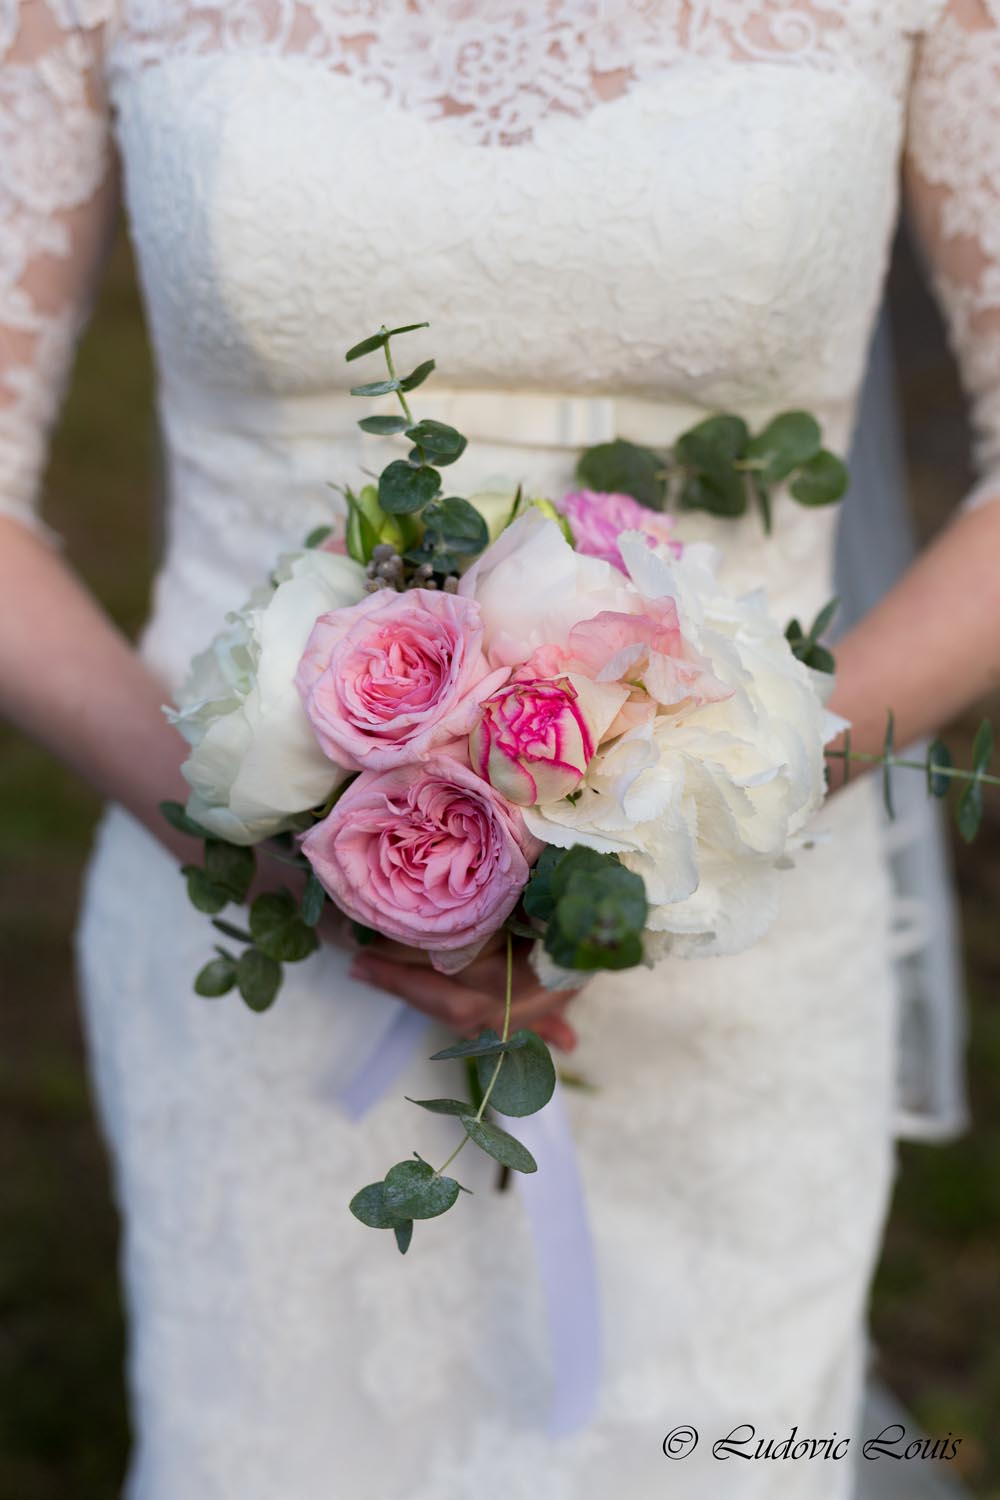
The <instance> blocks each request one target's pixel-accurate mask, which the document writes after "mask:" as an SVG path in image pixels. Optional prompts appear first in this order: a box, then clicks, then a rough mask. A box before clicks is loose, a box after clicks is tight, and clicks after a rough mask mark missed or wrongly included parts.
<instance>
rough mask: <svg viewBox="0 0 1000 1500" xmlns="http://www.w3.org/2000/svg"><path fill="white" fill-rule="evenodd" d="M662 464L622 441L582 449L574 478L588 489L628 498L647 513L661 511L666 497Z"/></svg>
mask: <svg viewBox="0 0 1000 1500" xmlns="http://www.w3.org/2000/svg"><path fill="white" fill-rule="evenodd" d="M663 468H664V461H663V459H662V458H660V457H658V455H657V454H655V453H654V452H652V450H651V449H649V448H640V447H639V446H638V445H637V444H635V443H629V442H627V441H626V440H625V439H624V438H615V440H614V442H613V443H597V444H596V445H595V446H594V447H593V448H586V449H585V450H584V452H583V453H582V454H581V455H580V461H579V463H578V464H577V466H576V477H577V479H578V480H579V481H580V482H581V484H585V485H586V486H587V488H588V489H591V490H604V491H607V492H609V493H610V492H617V493H619V494H623V495H631V496H632V498H633V499H634V500H638V501H639V503H640V505H647V506H648V507H649V508H650V510H662V509H663V502H664V498H665V495H666V485H665V483H664V479H663Z"/></svg>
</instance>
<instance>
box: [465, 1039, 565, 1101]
mask: <svg viewBox="0 0 1000 1500" xmlns="http://www.w3.org/2000/svg"><path fill="white" fill-rule="evenodd" d="M495 1067H496V1062H495V1060H494V1059H492V1058H487V1057H480V1058H479V1060H478V1063H477V1071H478V1074H479V1086H480V1088H482V1089H483V1090H484V1091H485V1089H486V1088H488V1087H489V1082H490V1079H491V1078H492V1077H493V1070H494V1068H495ZM555 1086H556V1070H555V1064H554V1063H553V1061H552V1056H551V1054H550V1052H549V1049H548V1047H546V1045H545V1043H544V1042H543V1041H542V1039H541V1037H540V1036H536V1034H535V1033H534V1032H533V1031H525V1030H521V1031H516V1032H515V1033H514V1035H513V1036H512V1037H511V1038H510V1044H509V1048H508V1050H507V1052H506V1053H505V1054H504V1060H503V1067H502V1068H501V1069H500V1072H499V1073H498V1074H497V1080H496V1083H495V1084H494V1085H493V1090H492V1092H491V1094H490V1105H491V1107H492V1108H493V1109H496V1110H499V1112H500V1114H502V1115H533V1114H535V1113H536V1111H538V1110H540V1109H544V1108H545V1106H546V1104H548V1102H549V1100H550V1099H551V1098H552V1091H553V1090H554V1088H555Z"/></svg>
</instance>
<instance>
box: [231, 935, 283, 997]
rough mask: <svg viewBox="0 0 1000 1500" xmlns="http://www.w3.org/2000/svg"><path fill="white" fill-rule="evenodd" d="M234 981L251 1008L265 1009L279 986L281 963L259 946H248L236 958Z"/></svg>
mask: <svg viewBox="0 0 1000 1500" xmlns="http://www.w3.org/2000/svg"><path fill="white" fill-rule="evenodd" d="M236 983H237V985H238V986H239V991H240V994H241V995H242V997H243V999H244V1000H245V1001H246V1003H247V1005H248V1006H249V1007H250V1009H251V1010H257V1011H260V1010H267V1009H268V1007H269V1006H271V1005H273V1004H274V999H275V996H276V995H277V993H278V990H279V988H280V987H281V965H280V964H279V963H276V962H275V960H274V959H273V958H269V957H268V955H267V954H266V953H261V951H260V949H259V948H248V949H247V950H246V952H245V953H241V954H240V956H239V958H238V959H237V960H236Z"/></svg>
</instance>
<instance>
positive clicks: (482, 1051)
mask: <svg viewBox="0 0 1000 1500" xmlns="http://www.w3.org/2000/svg"><path fill="white" fill-rule="evenodd" d="M507 1045H508V1044H507V1043H506V1042H504V1041H501V1039H500V1037H499V1036H498V1035H497V1033H496V1032H495V1031H493V1030H492V1029H487V1030H486V1031H481V1032H480V1033H479V1035H478V1036H474V1037H472V1038H470V1040H469V1041H467V1042H454V1043H453V1044H452V1045H451V1046H450V1047H445V1048H443V1049H442V1051H440V1052H435V1053H434V1054H433V1056H432V1057H431V1062H443V1061H445V1059H447V1058H449V1057H492V1056H495V1055H496V1053H498V1052H503V1051H505V1050H506V1048H507Z"/></svg>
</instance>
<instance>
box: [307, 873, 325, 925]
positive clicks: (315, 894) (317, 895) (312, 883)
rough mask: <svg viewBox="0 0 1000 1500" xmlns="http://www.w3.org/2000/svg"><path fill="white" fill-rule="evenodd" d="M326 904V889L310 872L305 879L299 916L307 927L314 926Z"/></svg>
mask: <svg viewBox="0 0 1000 1500" xmlns="http://www.w3.org/2000/svg"><path fill="white" fill-rule="evenodd" d="M325 905H326V891H325V890H324V889H323V887H322V886H321V885H320V883H319V881H318V880H317V879H316V876H315V875H314V874H312V872H310V874H309V878H308V879H307V881H306V888H305V890H304V891H303V892H302V909H301V917H302V920H303V922H305V924H306V926H307V927H315V926H316V923H317V922H318V921H319V919H320V917H321V916H322V915H323V907H324V906H325Z"/></svg>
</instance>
